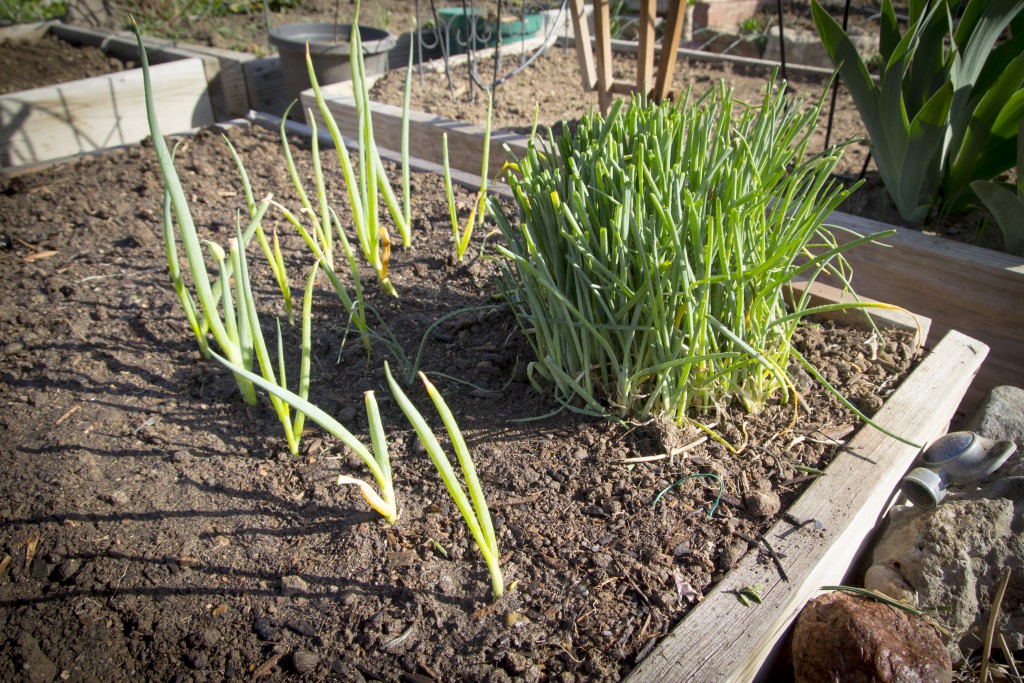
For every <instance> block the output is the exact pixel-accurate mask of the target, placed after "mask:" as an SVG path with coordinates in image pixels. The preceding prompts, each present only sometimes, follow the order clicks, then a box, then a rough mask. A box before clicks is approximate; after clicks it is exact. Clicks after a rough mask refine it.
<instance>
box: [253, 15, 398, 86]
mask: <svg viewBox="0 0 1024 683" xmlns="http://www.w3.org/2000/svg"><path fill="white" fill-rule="evenodd" d="M359 35H360V37H361V38H362V40H363V62H364V64H365V65H366V75H367V76H373V75H375V74H382V73H384V72H385V71H386V70H387V66H388V64H387V62H388V50H390V49H391V48H393V47H394V46H395V37H394V36H393V35H392V34H391V33H389V32H388V31H385V30H383V29H379V28H373V27H371V26H363V25H360V26H359ZM351 38H352V25H351V24H339V25H337V26H335V25H334V24H288V25H286V26H279V27H277V28H275V29H271V31H270V42H271V44H272V45H274V47H276V48H277V52H278V54H279V55H280V56H281V76H282V78H283V80H284V85H285V91H286V93H287V95H288V96H289V98H291V99H298V97H299V94H300V93H301V92H302V91H303V90H308V89H309V88H310V87H311V86H310V83H309V74H308V72H307V71H306V42H307V41H308V42H309V56H310V58H311V59H312V60H313V72H314V73H315V74H316V79H317V82H319V83H320V85H326V84H328V83H339V82H341V81H347V80H350V79H351V78H352V65H351V63H350V59H351V49H352V45H351V43H350V40H351Z"/></svg>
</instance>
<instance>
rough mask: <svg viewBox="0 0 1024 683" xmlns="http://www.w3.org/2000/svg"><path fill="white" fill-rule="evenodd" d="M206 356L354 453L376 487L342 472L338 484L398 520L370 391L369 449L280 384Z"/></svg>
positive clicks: (384, 443) (367, 397)
mask: <svg viewBox="0 0 1024 683" xmlns="http://www.w3.org/2000/svg"><path fill="white" fill-rule="evenodd" d="M210 355H211V356H212V357H213V359H214V360H216V361H217V362H218V363H220V364H221V365H223V366H224V367H226V368H227V369H229V370H230V371H231V372H233V373H236V374H241V375H242V376H244V377H245V378H246V379H248V380H249V381H250V382H252V383H253V384H254V385H256V386H258V387H259V388H260V389H263V390H264V391H266V392H267V393H269V394H270V395H271V396H273V397H275V398H276V399H278V400H280V401H282V402H284V403H287V404H289V405H290V406H292V407H293V408H294V409H295V410H297V411H300V412H301V413H303V414H305V415H306V416H307V417H308V418H309V419H310V420H312V421H313V422H315V423H317V424H318V425H320V426H321V427H323V428H324V429H325V430H326V431H327V432H328V433H329V434H331V435H332V436H334V437H335V438H337V439H338V440H339V441H341V442H342V443H343V444H345V446H346V447H348V448H349V450H351V451H352V452H353V453H355V454H356V455H358V456H359V458H360V459H361V460H362V461H363V464H365V465H366V468H367V469H368V470H370V474H371V475H372V476H373V479H374V481H376V483H377V489H374V487H373V486H371V485H370V484H369V483H368V482H366V481H364V480H362V479H357V478H355V477H349V476H345V475H341V476H339V477H338V483H339V484H352V485H355V486H358V487H359V492H360V494H361V495H362V496H363V499H364V500H365V501H366V502H367V503H368V504H369V505H370V507H372V508H373V509H374V510H376V511H377V512H378V513H380V515H381V516H382V517H383V518H384V520H385V521H386V522H388V523H389V524H394V523H395V521H396V520H397V519H398V507H397V505H396V503H395V488H394V481H393V479H392V476H391V459H390V457H389V455H388V450H387V440H386V438H385V437H384V427H383V423H382V421H381V417H380V411H379V410H378V408H377V400H376V398H374V395H373V392H372V391H367V392H365V393H364V394H363V398H364V402H365V404H366V417H367V421H368V424H369V429H370V438H371V441H372V443H373V450H372V451H371V450H370V449H369V448H367V447H366V446H364V445H363V443H362V442H361V441H360V440H359V439H358V438H356V436H355V435H353V434H352V432H350V431H349V430H348V429H346V428H345V426H344V425H342V424H341V423H340V422H338V421H337V420H335V419H334V418H333V417H331V416H330V415H329V414H327V412H326V411H324V410H323V409H321V408H320V407H318V406H317V405H315V404H314V403H311V402H310V401H309V400H307V399H306V398H304V397H302V396H299V395H298V394H296V393H294V392H292V391H289V390H288V389H287V388H286V387H285V386H283V385H280V384H277V383H275V382H272V381H269V380H267V379H266V378H264V377H261V376H259V375H256V374H253V373H252V372H249V371H248V370H245V369H244V368H241V367H239V366H238V365H236V364H235V363H232V362H231V361H230V360H228V359H227V358H225V357H223V356H221V355H219V354H217V353H216V352H211V354H210Z"/></svg>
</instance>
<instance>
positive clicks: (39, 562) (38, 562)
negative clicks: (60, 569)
mask: <svg viewBox="0 0 1024 683" xmlns="http://www.w3.org/2000/svg"><path fill="white" fill-rule="evenodd" d="M51 570H52V567H50V565H49V564H47V562H46V560H44V559H43V558H41V557H38V556H37V557H35V558H34V559H33V560H32V564H31V565H30V566H29V569H28V575H29V576H31V577H32V578H33V579H45V578H47V577H49V576H50V571H51Z"/></svg>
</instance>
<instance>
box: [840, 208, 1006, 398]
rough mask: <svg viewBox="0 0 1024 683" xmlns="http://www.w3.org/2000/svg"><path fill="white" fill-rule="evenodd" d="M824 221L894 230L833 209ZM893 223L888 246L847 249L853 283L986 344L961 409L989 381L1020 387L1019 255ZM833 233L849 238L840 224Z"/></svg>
mask: <svg viewBox="0 0 1024 683" xmlns="http://www.w3.org/2000/svg"><path fill="white" fill-rule="evenodd" d="M826 222H827V223H829V224H833V225H838V226H841V227H843V228H846V229H847V230H851V231H853V233H855V234H857V235H865V234H870V233H872V232H878V231H880V230H888V229H893V228H892V226H889V225H886V224H884V223H879V222H878V221H872V220H869V219H866V218H860V217H859V216H852V215H850V214H845V213H842V212H838V211H837V212H835V213H833V214H832V215H831V216H829V218H828V220H827V221H826ZM895 230H896V234H895V235H894V236H893V237H890V238H888V239H886V240H885V243H886V244H888V245H890V248H885V247H878V246H864V247H858V248H856V249H852V250H850V251H849V252H847V254H846V260H847V261H848V262H849V263H850V265H851V266H852V268H853V283H852V284H853V289H854V290H855V291H856V292H857V293H858V294H860V295H862V296H868V297H871V298H874V299H878V300H881V301H887V302H890V303H893V304H896V305H897V306H902V307H903V308H906V309H909V310H912V311H914V312H916V313H920V314H922V315H925V316H928V317H929V318H931V319H932V321H933V330H934V331H935V333H936V334H938V335H943V334H945V333H946V331H948V330H950V329H956V330H959V331H961V332H963V333H964V334H968V335H970V336H971V337H974V338H975V339H978V340H980V341H982V342H984V343H985V344H986V345H988V346H989V347H990V348H991V353H990V354H989V359H988V362H986V363H985V367H984V368H982V370H981V372H980V373H979V375H978V379H977V380H976V381H975V383H974V385H973V386H972V387H971V391H970V392H969V393H968V395H967V397H966V400H965V402H964V408H965V409H966V410H971V409H973V408H974V407H976V405H977V404H978V403H979V402H980V400H981V399H983V398H984V396H985V394H986V393H987V392H988V391H990V390H991V389H992V388H993V387H995V386H998V385H1000V384H1012V385H1016V386H1024V364H1022V363H1021V360H1022V359H1024V303H1022V302H1024V259H1022V258H1020V257H1016V256H1011V255H1009V254H1004V253H1001V252H997V251H992V250H990V249H982V248H980V247H975V246H971V245H968V244H963V243H961V242H956V241H954V240H949V239H946V238H943V237H939V236H937V235H926V234H924V233H922V232H919V231H917V230H909V229H907V228H895ZM836 237H837V238H840V239H852V238H853V237H852V236H848V235H844V233H843V232H842V231H836ZM832 284H836V283H834V282H833V283H832Z"/></svg>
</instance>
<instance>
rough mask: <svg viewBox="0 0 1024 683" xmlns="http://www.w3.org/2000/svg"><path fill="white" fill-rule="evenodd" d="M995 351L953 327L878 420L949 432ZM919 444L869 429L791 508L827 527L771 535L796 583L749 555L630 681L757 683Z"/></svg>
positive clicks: (930, 435) (843, 563)
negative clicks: (745, 593)
mask: <svg viewBox="0 0 1024 683" xmlns="http://www.w3.org/2000/svg"><path fill="white" fill-rule="evenodd" d="M987 351H988V349H987V347H986V346H985V345H984V344H983V343H981V342H979V341H977V340H975V339H971V338H970V337H967V336H965V335H962V334H960V333H959V332H956V331H952V332H949V333H948V334H947V335H946V336H945V337H944V338H943V339H942V341H940V342H939V343H938V344H937V345H936V346H935V348H934V349H933V350H932V351H931V352H930V353H929V354H928V355H927V356H926V357H925V358H924V360H923V361H922V362H921V363H920V364H919V365H918V366H917V368H915V369H914V371H913V372H912V373H911V375H910V376H909V377H907V379H906V380H905V381H904V382H903V384H902V385H900V387H899V389H897V391H896V392H895V393H893V395H892V396H890V397H889V399H888V400H887V401H886V403H885V405H884V406H883V407H882V409H881V410H880V411H879V412H878V414H877V415H875V418H874V419H875V420H876V421H877V422H878V423H879V424H881V425H883V426H885V427H886V428H887V429H889V430H890V431H893V432H895V433H897V434H900V435H902V436H904V437H905V438H908V439H909V440H911V441H913V442H915V443H918V444H923V443H926V442H928V441H929V440H931V439H934V438H935V437H937V436H939V435H941V434H942V433H944V432H945V430H946V428H947V426H948V424H949V420H950V418H951V417H952V416H953V413H954V412H955V411H956V408H957V405H958V404H959V403H960V398H961V396H963V394H964V392H965V391H966V390H967V387H968V386H969V385H970V383H971V380H972V378H973V377H974V375H975V373H976V372H977V371H978V368H979V367H980V366H981V364H982V361H983V360H984V358H985V355H986V353H987ZM918 450H919V449H918V448H917V447H915V446H911V445H907V444H904V443H900V442H899V441H897V440H895V439H892V438H890V437H888V436H885V435H884V434H882V433H881V432H879V431H877V430H875V429H871V428H868V427H866V428H863V429H861V430H860V431H859V432H858V433H857V434H856V436H855V437H854V438H853V439H851V441H850V442H849V443H848V444H847V445H846V447H845V448H844V449H843V451H842V452H841V453H840V454H839V455H838V456H837V457H836V459H835V460H834V461H833V462H832V464H831V465H829V466H828V468H827V470H826V472H825V475H824V476H822V477H820V478H819V479H817V480H816V481H815V482H813V483H812V484H811V485H810V486H809V487H808V489H807V490H806V491H805V492H804V494H803V495H802V496H800V498H799V499H798V500H797V502H796V503H795V504H793V505H792V506H791V507H790V508H789V512H790V514H791V515H793V516H794V517H796V518H797V519H799V520H816V521H818V522H820V523H821V524H822V527H821V528H820V529H816V527H815V525H814V524H808V525H806V526H803V527H800V528H795V527H794V526H793V525H791V524H790V523H789V522H786V521H780V522H779V523H778V524H776V525H775V526H774V527H772V529H771V530H770V531H768V533H767V534H765V537H766V538H767V539H768V541H769V543H771V545H772V548H773V549H774V550H775V552H776V553H777V554H778V555H779V556H780V557H781V558H782V559H781V560H780V562H781V564H782V566H783V567H784V569H785V571H786V574H787V576H788V577H789V580H788V581H786V580H783V579H782V578H781V577H780V575H779V572H778V570H777V569H776V567H775V565H774V564H773V563H772V562H771V561H769V560H767V558H765V557H762V556H760V554H759V553H758V552H748V553H747V555H746V556H745V557H744V558H743V559H742V560H741V561H740V563H739V565H737V566H736V567H735V568H734V569H733V570H732V571H730V572H729V573H728V574H727V575H726V576H725V578H724V579H723V580H722V581H721V582H719V583H718V584H717V585H716V586H715V587H714V588H713V589H712V591H711V592H710V593H709V594H708V595H707V596H705V598H704V601H703V602H701V603H700V604H699V605H698V606H697V607H695V608H694V609H693V610H692V611H691V612H690V613H689V614H688V615H687V616H686V618H685V619H684V620H683V621H682V622H681V623H680V624H679V625H678V626H676V628H675V629H674V630H673V631H672V633H670V634H669V635H668V636H667V637H666V638H665V640H663V641H662V642H661V643H660V644H659V645H658V646H657V647H656V648H655V649H654V650H653V651H652V652H651V653H650V654H649V655H648V656H647V657H646V658H645V659H644V660H643V661H642V662H640V664H639V665H638V666H637V668H636V669H634V670H633V672H632V673H631V674H630V676H629V677H628V678H627V681H629V682H631V683H646V682H647V681H673V682H677V683H682V682H685V681H692V682H696V681H707V682H708V683H723V682H726V681H735V682H737V683H740V682H742V683H746V682H748V681H751V680H753V679H754V678H755V677H756V676H757V675H758V673H759V671H760V670H761V667H762V666H763V665H764V664H765V662H766V661H768V660H769V658H770V657H771V656H772V653H773V651H774V650H776V648H778V647H781V644H782V643H784V642H785V636H786V633H787V631H788V629H789V628H790V626H791V624H792V622H793V621H794V619H795V618H796V616H797V615H798V614H799V612H800V609H801V608H802V607H803V605H804V604H806V602H807V601H808V600H810V599H811V598H813V597H814V596H815V595H817V594H818V592H819V591H818V589H819V587H821V586H824V585H829V584H837V583H841V582H842V580H843V577H844V576H845V574H846V572H847V570H848V568H849V567H850V566H851V565H852V564H853V562H854V561H855V560H856V559H857V557H858V556H859V555H860V553H861V551H862V550H863V548H864V545H865V539H867V538H868V537H869V536H870V535H871V534H872V532H873V531H874V530H875V528H876V527H877V526H878V523H879V520H880V517H881V515H882V514H883V513H884V512H885V510H886V509H887V507H888V503H889V501H890V498H891V496H892V493H893V491H894V489H895V488H896V486H897V485H898V483H899V480H900V479H901V478H902V477H903V475H904V473H905V472H906V471H907V469H908V468H909V466H910V465H911V463H912V462H913V461H914V458H915V456H916V455H917V452H918ZM755 584H761V585H763V586H764V587H765V589H764V591H763V593H762V595H763V598H764V600H763V602H762V603H761V604H760V605H756V606H753V607H750V608H746V607H744V606H743V605H742V604H741V603H740V602H739V600H738V599H737V597H736V592H737V591H740V590H741V589H743V588H745V587H748V586H753V585H755Z"/></svg>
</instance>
